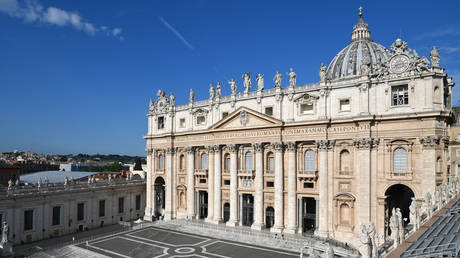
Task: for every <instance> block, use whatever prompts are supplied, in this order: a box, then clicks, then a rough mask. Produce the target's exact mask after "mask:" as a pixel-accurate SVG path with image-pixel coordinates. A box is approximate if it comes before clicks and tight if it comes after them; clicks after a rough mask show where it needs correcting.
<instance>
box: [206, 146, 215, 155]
mask: <svg viewBox="0 0 460 258" xmlns="http://www.w3.org/2000/svg"><path fill="white" fill-rule="evenodd" d="M206 150H207V151H208V153H209V154H211V153H214V146H213V145H208V146H206Z"/></svg>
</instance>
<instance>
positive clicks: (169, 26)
mask: <svg viewBox="0 0 460 258" xmlns="http://www.w3.org/2000/svg"><path fill="white" fill-rule="evenodd" d="M158 19H160V21H161V22H162V23H163V25H164V26H165V27H166V28H168V29H169V30H170V31H171V32H172V33H174V34H175V35H176V36H177V37H178V38H179V39H180V40H181V41H182V42H183V43H184V44H185V45H186V46H187V47H188V48H190V49H191V50H193V51H195V48H194V47H193V46H192V45H191V44H190V43H188V41H187V40H186V39H185V38H184V37H183V36H182V34H180V33H179V32H178V31H177V30H176V29H175V28H174V27H173V26H171V25H170V24H169V23H168V22H167V21H166V20H165V19H163V17H161V16H159V17H158Z"/></svg>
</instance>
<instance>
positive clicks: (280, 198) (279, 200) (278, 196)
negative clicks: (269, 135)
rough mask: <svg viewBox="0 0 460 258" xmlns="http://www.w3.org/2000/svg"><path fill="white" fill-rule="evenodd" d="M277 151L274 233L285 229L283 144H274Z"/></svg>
mask: <svg viewBox="0 0 460 258" xmlns="http://www.w3.org/2000/svg"><path fill="white" fill-rule="evenodd" d="M272 145H273V148H274V149H275V225H273V228H272V229H271V230H272V231H273V232H281V231H282V230H283V228H284V175H283V147H284V146H283V143H282V142H276V143H272Z"/></svg>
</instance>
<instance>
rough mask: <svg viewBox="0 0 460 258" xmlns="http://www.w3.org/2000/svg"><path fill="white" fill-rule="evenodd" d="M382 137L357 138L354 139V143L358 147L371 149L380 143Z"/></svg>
mask: <svg viewBox="0 0 460 258" xmlns="http://www.w3.org/2000/svg"><path fill="white" fill-rule="evenodd" d="M379 143H380V139H377V138H373V137H370V138H356V139H353V145H355V147H356V148H358V149H371V148H375V147H377V146H378V145H379Z"/></svg>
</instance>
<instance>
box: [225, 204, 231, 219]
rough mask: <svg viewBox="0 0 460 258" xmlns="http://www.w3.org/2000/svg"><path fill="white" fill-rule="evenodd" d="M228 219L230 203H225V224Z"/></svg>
mask: <svg viewBox="0 0 460 258" xmlns="http://www.w3.org/2000/svg"><path fill="white" fill-rule="evenodd" d="M229 219H230V203H228V202H226V203H225V204H224V222H227V221H228V220H229Z"/></svg>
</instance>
